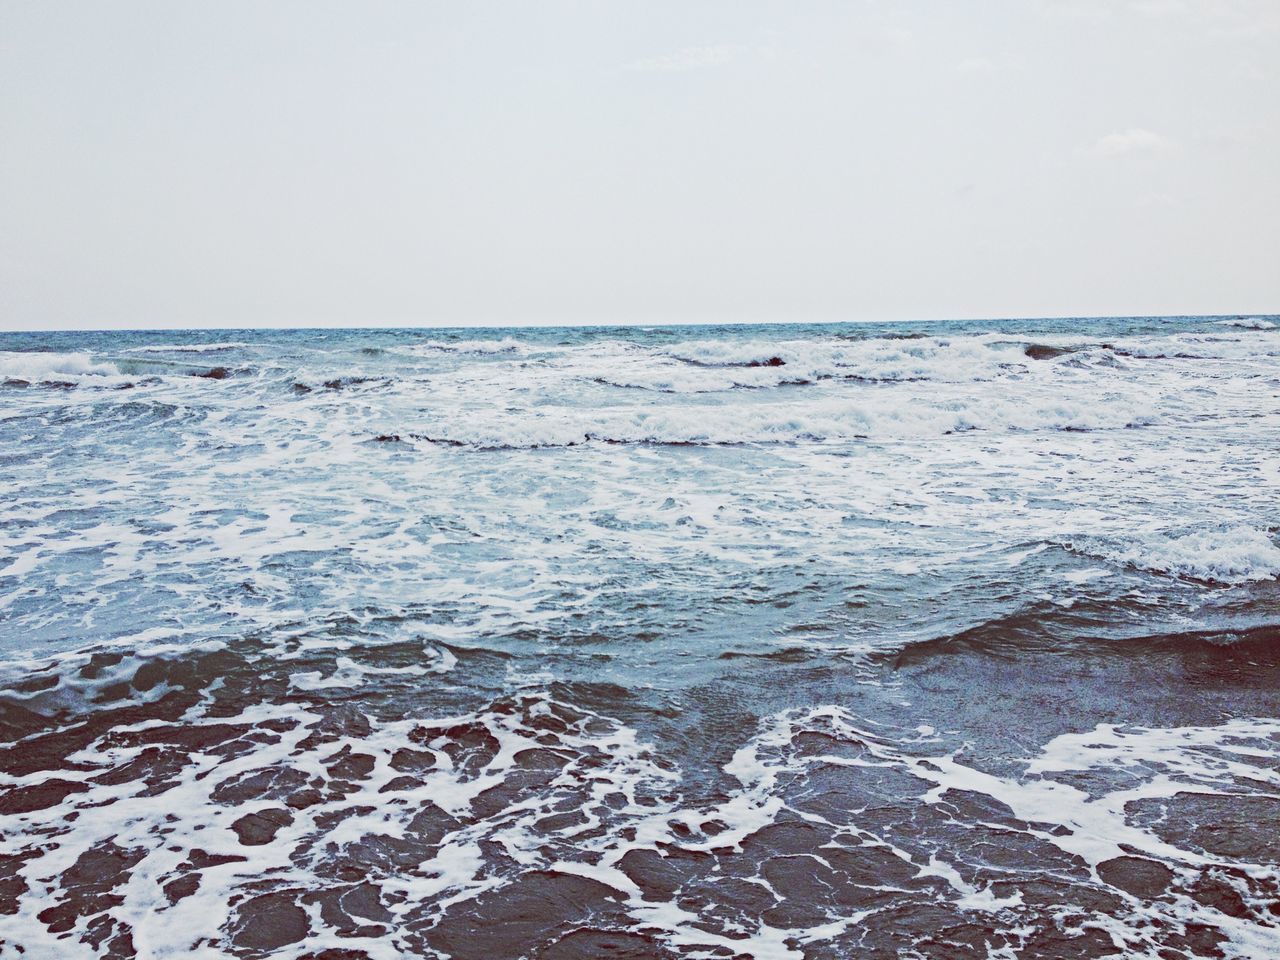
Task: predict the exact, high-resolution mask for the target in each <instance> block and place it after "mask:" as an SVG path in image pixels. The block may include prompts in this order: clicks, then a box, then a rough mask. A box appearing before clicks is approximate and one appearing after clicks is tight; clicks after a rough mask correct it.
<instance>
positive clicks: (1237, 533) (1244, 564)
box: [1090, 525, 1280, 583]
mask: <svg viewBox="0 0 1280 960" xmlns="http://www.w3.org/2000/svg"><path fill="white" fill-rule="evenodd" d="M1090 552H1099V550H1098V548H1094V549H1093V550H1090ZM1101 552H1102V554H1103V555H1104V557H1105V558H1106V559H1109V560H1112V561H1114V562H1116V563H1123V564H1128V565H1129V566H1133V567H1138V568H1140V569H1143V570H1150V571H1152V572H1154V573H1164V574H1169V575H1171V576H1176V577H1187V578H1189V579H1193V580H1210V581H1216V582H1219V583H1247V582H1249V581H1258V580H1274V579H1275V578H1277V577H1280V545H1277V544H1276V542H1275V541H1274V540H1273V539H1272V538H1271V537H1270V536H1268V535H1267V534H1266V533H1264V532H1263V531H1261V530H1258V529H1256V528H1254V527H1249V526H1244V525H1239V526H1233V527H1228V528H1226V529H1208V530H1196V531H1193V532H1191V533H1186V534H1182V535H1173V534H1166V535H1150V534H1147V535H1139V536H1137V537H1135V538H1134V542H1133V543H1131V544H1129V545H1115V546H1113V547H1111V548H1110V549H1107V548H1106V547H1103V548H1101Z"/></svg>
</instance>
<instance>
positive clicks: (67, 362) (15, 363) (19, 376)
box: [0, 351, 120, 383]
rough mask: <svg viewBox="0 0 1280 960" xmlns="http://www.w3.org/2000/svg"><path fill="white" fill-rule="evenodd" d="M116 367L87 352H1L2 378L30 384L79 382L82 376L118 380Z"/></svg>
mask: <svg viewBox="0 0 1280 960" xmlns="http://www.w3.org/2000/svg"><path fill="white" fill-rule="evenodd" d="M119 375H120V371H119V370H118V369H116V367H115V366H114V365H113V364H110V363H104V362H101V361H95V360H93V359H92V358H91V357H90V356H89V354H87V353H53V352H47V351H29V352H28V351H18V352H11V351H0V379H3V380H17V381H25V382H27V383H66V382H78V381H79V380H80V379H81V378H82V377H115V376H119Z"/></svg>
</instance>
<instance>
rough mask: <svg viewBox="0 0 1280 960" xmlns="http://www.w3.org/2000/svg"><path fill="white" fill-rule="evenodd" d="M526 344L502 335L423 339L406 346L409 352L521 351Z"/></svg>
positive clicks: (486, 352) (484, 352) (482, 352)
mask: <svg viewBox="0 0 1280 960" xmlns="http://www.w3.org/2000/svg"><path fill="white" fill-rule="evenodd" d="M525 348H526V345H525V344H524V343H521V342H520V341H519V340H516V339H515V338H514V337H503V338H502V339H501V340H424V341H423V342H422V343H415V344H414V345H413V346H410V347H406V348H405V349H406V350H407V351H408V352H409V353H414V354H419V355H421V354H423V353H431V352H436V353H476V354H490V353H522V352H524V350H525Z"/></svg>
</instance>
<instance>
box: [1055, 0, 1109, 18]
mask: <svg viewBox="0 0 1280 960" xmlns="http://www.w3.org/2000/svg"><path fill="white" fill-rule="evenodd" d="M1039 9H1040V12H1041V13H1043V14H1045V15H1047V16H1051V17H1058V18H1061V19H1064V20H1083V21H1086V22H1093V23H1098V22H1101V21H1103V20H1110V19H1111V15H1112V12H1113V10H1112V7H1111V5H1110V4H1107V3H1101V2H1099V0H1040V4H1039Z"/></svg>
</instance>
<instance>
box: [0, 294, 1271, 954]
mask: <svg viewBox="0 0 1280 960" xmlns="http://www.w3.org/2000/svg"><path fill="white" fill-rule="evenodd" d="M1278 532H1280V331H1277V329H1276V321H1275V318H1225V317H1215V318H1162V319H1124V320H1081V321H1007V322H1000V323H993V322H987V323H971V322H967V323H945V324H913V325H900V326H893V325H861V326H858V325H841V326H823V327H804V326H786V327H728V328H660V329H652V330H621V329H607V328H601V329H594V330H583V329H542V330H523V331H515V330H513V331H480V332H478V331H409V330H401V331H371V330H370V331H365V330H351V331H294V332H280V331H216V332H210V331H203V332H202V331H188V332H181V333H175V332H165V333H152V334H137V333H129V334H124V333H111V334H105V333H102V334H6V335H0V658H3V659H2V662H0V957H4V958H11V957H14V958H16V957H23V958H31V957H49V958H64V957H68V958H72V957H103V956H117V957H126V956H140V957H208V958H213V957H264V956H271V957H281V958H285V957H287V958H304V957H305V958H325V960H355V958H372V960H382V958H388V960H389V958H400V957H405V956H422V957H453V958H458V960H464V958H476V960H494V958H508V957H509V958H516V957H526V956H527V957H539V958H543V957H545V958H568V957H580V958H595V957H615V958H633V957H634V958H644V957H664V958H665V957H689V958H711V957H714V958H736V957H753V958H760V960H765V958H796V960H799V958H845V957H886V958H888V957H895V958H949V957H957V958H970V957H972V958H1014V957H1023V958H1032V957H1039V958H1067V957H1104V956H1119V957H1153V958H1155V957H1159V958H1176V957H1218V956H1227V957H1247V958H1257V957H1269V956H1280V685H1278V681H1280V582H1278V581H1277V576H1280V543H1278Z"/></svg>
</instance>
